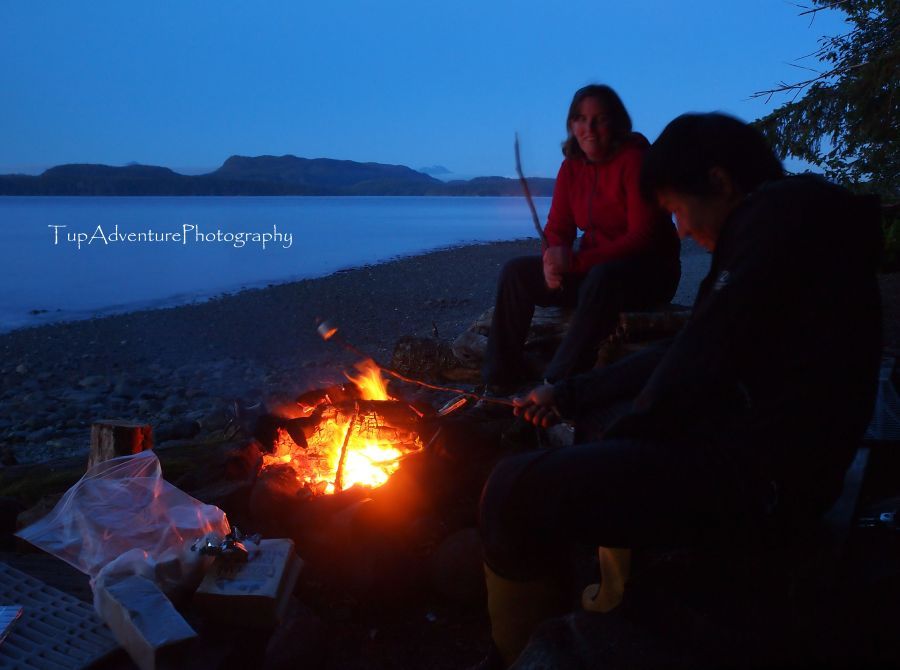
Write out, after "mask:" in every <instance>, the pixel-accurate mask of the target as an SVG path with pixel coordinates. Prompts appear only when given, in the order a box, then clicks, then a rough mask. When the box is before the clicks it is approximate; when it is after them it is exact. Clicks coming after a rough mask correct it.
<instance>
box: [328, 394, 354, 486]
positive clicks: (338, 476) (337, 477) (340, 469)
mask: <svg viewBox="0 0 900 670" xmlns="http://www.w3.org/2000/svg"><path fill="white" fill-rule="evenodd" d="M357 415H359V405H358V404H357V405H356V409H355V410H354V412H353V417H352V418H351V419H350V423H348V424H347V434H346V435H344V444H343V445H341V457H340V458H339V459H338V464H337V470H335V473H334V492H335V493H340V492H341V491H343V489H344V482H342V481H341V480H342V479H343V478H344V461H345V460H346V458H347V445H348V444H350V434H351V433H352V432H353V428H354V426H356V417H357Z"/></svg>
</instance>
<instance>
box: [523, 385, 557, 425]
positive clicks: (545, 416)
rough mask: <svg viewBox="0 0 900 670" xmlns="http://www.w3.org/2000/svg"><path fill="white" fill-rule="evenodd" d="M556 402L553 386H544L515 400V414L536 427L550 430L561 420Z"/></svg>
mask: <svg viewBox="0 0 900 670" xmlns="http://www.w3.org/2000/svg"><path fill="white" fill-rule="evenodd" d="M555 401H556V399H555V397H554V393H553V385H552V384H543V385H542V386H538V387H537V388H536V389H534V390H532V391H531V393H529V394H528V395H526V396H523V397H519V398H513V405H515V409H514V410H513V413H514V414H515V415H516V416H520V417H522V418H523V419H525V420H526V421H529V422H531V423H533V424H534V425H535V426H541V427H542V428H549V427H550V426H552V425H553V424H555V423H559V419H560V416H559V411H558V410H557V409H556V402H555Z"/></svg>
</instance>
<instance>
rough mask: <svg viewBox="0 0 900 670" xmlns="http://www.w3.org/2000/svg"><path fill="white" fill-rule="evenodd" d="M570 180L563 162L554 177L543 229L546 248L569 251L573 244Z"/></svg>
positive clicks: (574, 230) (573, 226)
mask: <svg viewBox="0 0 900 670" xmlns="http://www.w3.org/2000/svg"><path fill="white" fill-rule="evenodd" d="M570 178H571V177H570V175H569V164H568V161H563V163H562V165H560V167H559V173H558V174H557V175H556V184H554V186H553V200H552V201H551V202H550V213H549V214H548V215H547V225H546V226H545V227H544V237H546V238H547V247H567V248H569V249H571V248H572V244H573V243H574V242H575V237H576V235H577V233H578V229H577V228H576V227H575V216H574V215H573V213H572V198H571V193H570V188H571V184H570V181H569V180H570ZM544 251H546V248H545V249H544Z"/></svg>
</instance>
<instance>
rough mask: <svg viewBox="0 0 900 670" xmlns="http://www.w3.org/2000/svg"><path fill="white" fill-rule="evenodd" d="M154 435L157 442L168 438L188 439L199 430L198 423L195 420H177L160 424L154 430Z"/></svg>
mask: <svg viewBox="0 0 900 670" xmlns="http://www.w3.org/2000/svg"><path fill="white" fill-rule="evenodd" d="M153 432H154V436H155V438H156V440H157V441H159V442H167V441H168V440H189V439H191V438H192V437H194V436H195V435H196V434H197V433H199V432H200V424H199V423H198V422H197V421H178V422H175V423H169V424H162V425H161V426H160V427H159V428H158V429H156V430H154V431H153Z"/></svg>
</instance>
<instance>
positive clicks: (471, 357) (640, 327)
mask: <svg viewBox="0 0 900 670" xmlns="http://www.w3.org/2000/svg"><path fill="white" fill-rule="evenodd" d="M493 315H494V310H493V308H491V309H489V310H487V311H486V312H484V313H483V314H482V315H481V316H480V317H478V319H477V320H476V321H475V323H473V324H472V325H471V326H470V327H469V328H468V329H467V330H465V331H464V332H463V333H461V334H460V335H459V336H458V337H457V338H456V339H455V340H454V341H453V342H452V343H450V342H445V341H443V340H437V339H430V338H423V337H403V338H400V340H398V341H397V344H396V346H395V348H394V355H393V358H392V360H391V367H393V368H394V369H396V370H398V371H399V372H401V373H403V374H407V375H411V376H417V377H420V378H425V379H434V380H445V381H463V382H470V383H478V382H480V381H481V373H480V369H481V365H482V362H483V361H484V356H485V353H486V351H487V339H488V331H489V330H490V327H491V319H492V318H493ZM570 317H571V310H568V309H563V308H561V307H537V308H535V311H534V317H533V318H532V320H531V326H530V328H529V330H528V336H527V337H526V339H525V352H526V357H527V359H528V364H529V370H528V372H531V373H534V374H533V375H532V376H534V377H535V378H536V379H540V377H541V375H540V371H541V370H542V368H543V367H544V366H546V363H547V362H548V361H549V360H550V358H551V357H552V355H553V352H554V351H555V350H556V347H557V346H559V343H560V341H561V340H562V338H563V336H564V335H565V333H566V330H567V329H568V327H569V320H570ZM689 317H690V310H689V309H688V308H686V307H683V306H682V305H661V306H660V307H658V308H654V309H649V310H644V311H638V312H622V313H621V314H620V315H619V322H618V325H617V326H616V330H615V332H614V333H613V334H612V335H610V336H609V337H608V338H607V339H606V340H605V341H603V342H601V343H599V349H598V355H597V366H598V367H602V366H603V365H608V364H609V363H613V362H615V361H616V360H619V359H620V358H622V357H623V356H625V355H627V354H629V353H632V352H633V351H637V350H639V349H641V348H642V347H643V346H646V345H647V344H649V343H650V342H654V341H657V340H660V339H664V338H667V337H671V336H673V335H675V334H676V333H677V332H678V331H679V330H681V328H682V327H683V326H684V324H685V323H687V320H688V318H689Z"/></svg>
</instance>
